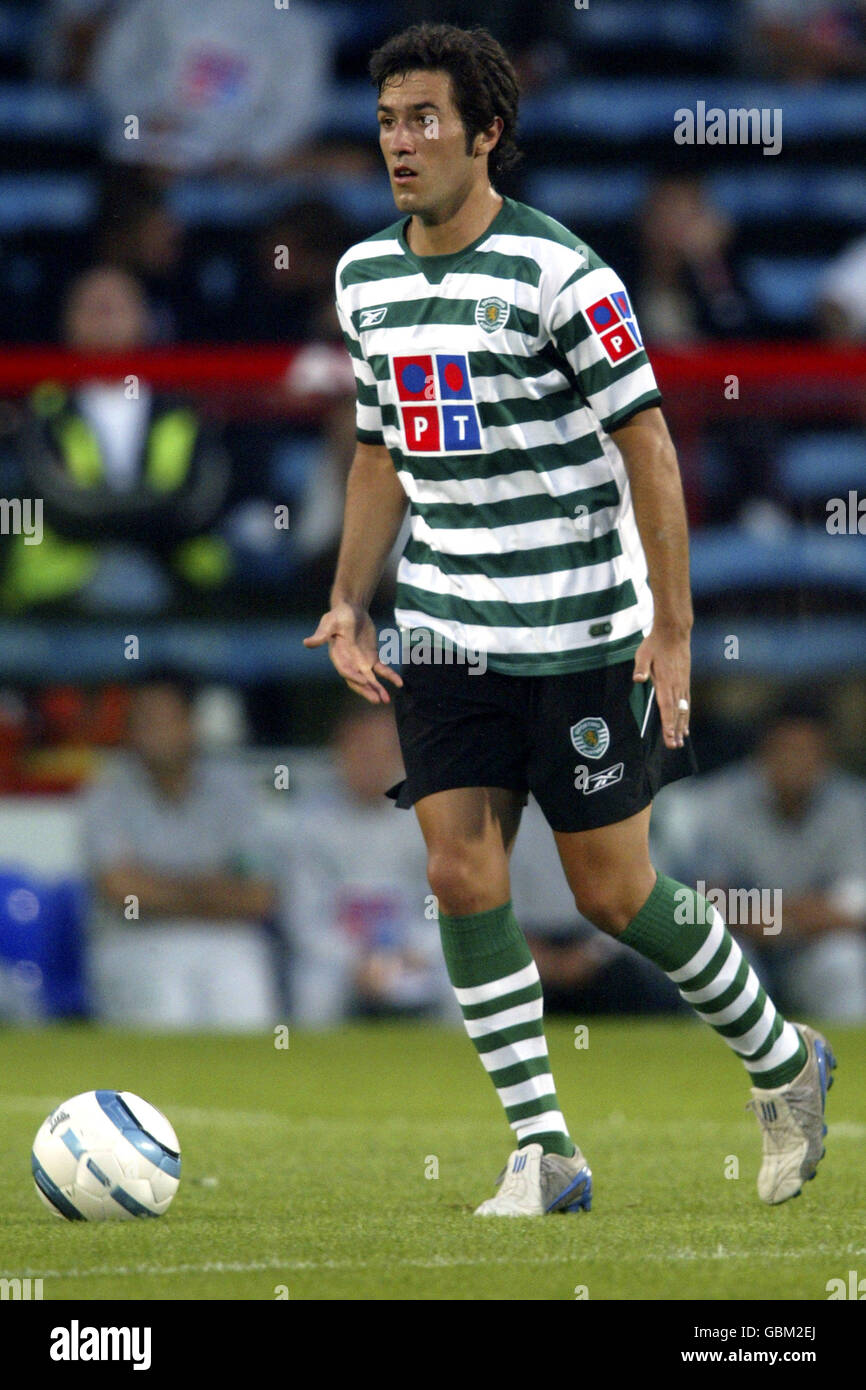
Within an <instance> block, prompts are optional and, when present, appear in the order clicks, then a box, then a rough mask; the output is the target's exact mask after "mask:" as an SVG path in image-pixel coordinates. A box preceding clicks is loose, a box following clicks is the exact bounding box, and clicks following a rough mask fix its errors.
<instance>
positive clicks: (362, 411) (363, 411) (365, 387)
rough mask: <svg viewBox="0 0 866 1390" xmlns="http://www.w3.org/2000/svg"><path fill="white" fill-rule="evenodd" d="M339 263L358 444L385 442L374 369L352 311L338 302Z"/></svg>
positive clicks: (339, 314)
mask: <svg viewBox="0 0 866 1390" xmlns="http://www.w3.org/2000/svg"><path fill="white" fill-rule="evenodd" d="M339 274H340V272H339V267H338V270H337V318H338V319H339V322H340V331H341V332H342V334H343V342H344V343H345V344H346V349H347V351H348V353H349V356H350V357H351V359H352V370H353V371H354V373H355V391H356V404H355V425H356V434H357V436H358V439H359V441H360V443H361V444H384V443H385V436H384V432H383V426H382V407H381V405H380V404H379V392H378V388H377V385H376V377H375V375H374V373H373V369H372V367H371V366H370V364H369V362H368V361H367V359H366V357H365V356H364V349H363V348H362V346H361V339H360V337H359V336H358V332H357V330H356V328H355V326H354V324H353V323H352V318H351V314H350V313H349V311H348V309H347V308H346V306H345V305H344V304H343V303H342V302H341V286H340V279H339Z"/></svg>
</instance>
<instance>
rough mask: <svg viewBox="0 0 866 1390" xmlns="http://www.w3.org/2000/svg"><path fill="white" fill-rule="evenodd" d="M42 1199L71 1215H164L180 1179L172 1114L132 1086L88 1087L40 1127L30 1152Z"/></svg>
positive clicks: (105, 1218) (101, 1217) (107, 1217)
mask: <svg viewBox="0 0 866 1390" xmlns="http://www.w3.org/2000/svg"><path fill="white" fill-rule="evenodd" d="M30 1166H31V1168H32V1171H33V1181H34V1182H35V1183H36V1191H37V1192H38V1193H39V1196H40V1197H41V1199H42V1201H43V1202H44V1203H45V1205H46V1207H48V1209H49V1211H53V1212H54V1215H55V1216H63V1217H65V1218H66V1220H67V1221H128V1220H130V1219H131V1218H132V1217H133V1216H162V1214H163V1212H164V1211H166V1210H167V1209H168V1207H169V1206H170V1204H171V1200H172V1198H173V1197H174V1194H175V1192H176V1191H177V1186H178V1183H179V1182H180V1145H179V1144H178V1142H177V1135H176V1134H175V1132H174V1130H173V1129H172V1127H171V1125H170V1124H169V1122H168V1120H167V1119H166V1118H165V1116H164V1115H163V1114H162V1113H161V1112H160V1111H159V1110H157V1109H155V1107H154V1106H152V1105H148V1103H147V1101H146V1100H142V1099H141V1097H140V1096H135V1095H133V1094H132V1092H131V1091H85V1092H84V1093H83V1095H80V1096H73V1097H72V1099H71V1100H67V1101H65V1102H64V1104H63V1105H60V1106H58V1107H57V1109H56V1110H54V1111H53V1112H52V1113H51V1114H50V1115H49V1116H48V1118H47V1120H45V1122H44V1123H43V1124H42V1125H41V1126H40V1128H39V1132H38V1134H37V1135H36V1138H35V1139H34V1141H33V1152H32V1154H31V1158H30Z"/></svg>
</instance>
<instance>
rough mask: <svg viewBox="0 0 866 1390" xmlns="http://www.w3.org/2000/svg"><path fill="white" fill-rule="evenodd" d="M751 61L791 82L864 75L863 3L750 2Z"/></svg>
mask: <svg viewBox="0 0 866 1390" xmlns="http://www.w3.org/2000/svg"><path fill="white" fill-rule="evenodd" d="M747 14H748V25H747V30H746V32H747V35H748V39H749V61H750V66H751V67H752V69H753V70H755V69H757V70H758V71H759V72H760V75H761V76H762V77H765V76H766V75H767V72H768V70H769V72H770V73H771V74H772V75H773V76H775V77H781V78H784V79H785V80H787V81H789V82H817V81H820V80H822V79H825V78H835V77H860V76H862V75H863V74H864V73H866V3H864V0H749V7H748V11H747Z"/></svg>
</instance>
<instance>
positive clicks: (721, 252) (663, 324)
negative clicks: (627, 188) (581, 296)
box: [635, 177, 754, 345]
mask: <svg viewBox="0 0 866 1390" xmlns="http://www.w3.org/2000/svg"><path fill="white" fill-rule="evenodd" d="M637 224H638V227H639V228H640V236H641V244H640V247H639V266H638V274H637V280H636V283H635V303H636V307H637V314H638V321H639V323H640V326H641V332H642V333H643V336H644V338H645V339H646V341H647V342H649V343H655V344H658V345H662V344H665V343H671V344H677V343H690V342H698V341H700V340H701V339H706V338H726V337H742V336H743V335H745V334H748V333H749V332H750V331H751V330H752V329H753V327H754V324H753V313H752V309H751V307H750V305H749V302H748V299H747V297H746V295H745V292H744V291H743V289H742V287H741V286H740V285H739V284H738V282H737V276H736V273H735V270H734V266H733V257H732V255H731V243H732V240H733V228H732V227H731V225H730V223H729V222H728V221H727V219H726V218H725V216H724V215H723V214H722V213H721V212H719V210H718V209H717V208H715V207H713V205H712V203H711V202H710V200H709V198H708V196H707V194H706V192H705V191H704V187H703V184H702V182H701V180H700V178H697V177H675V178H674V177H671V178H660V179H657V180H656V181H655V182H654V183H653V184H652V185H651V186H650V189H649V191H648V193H647V197H646V201H645V203H644V206H643V209H642V210H641V212H640V213H639V215H638V218H637Z"/></svg>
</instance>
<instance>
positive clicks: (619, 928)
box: [574, 883, 639, 936]
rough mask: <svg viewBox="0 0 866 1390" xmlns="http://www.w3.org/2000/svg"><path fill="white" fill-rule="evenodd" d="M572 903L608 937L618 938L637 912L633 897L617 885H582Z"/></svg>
mask: <svg viewBox="0 0 866 1390" xmlns="http://www.w3.org/2000/svg"><path fill="white" fill-rule="evenodd" d="M574 901H575V905H576V907H577V910H578V912H579V913H580V915H581V916H582V917H585V918H586V919H587V921H588V922H592V924H593V926H595V927H598V929H599V931H603V932H607V933H608V934H609V935H610V936H620V935H621V933H622V932H624V931H625V929H626V927H627V926H628V924H629V922H630V921H631V920H632V918H633V917H634V916H635V913H636V912H637V911H638V908H636V907H635V905H634V902H635V899H634V895H633V894H632V893H630V892H628V891H624V890H623V888H622V887H621V886H620V885H619V884H617V883H594V884H585V885H582V886H581V887H580V888H579V889H578V890H577V891H576V892H575V895H574ZM638 906H639V905H638Z"/></svg>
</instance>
